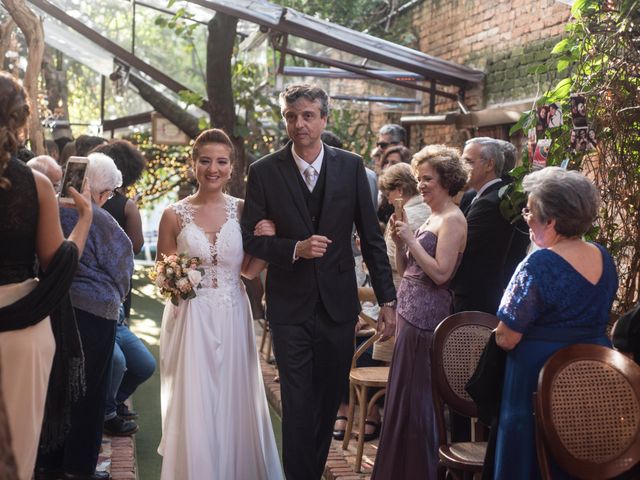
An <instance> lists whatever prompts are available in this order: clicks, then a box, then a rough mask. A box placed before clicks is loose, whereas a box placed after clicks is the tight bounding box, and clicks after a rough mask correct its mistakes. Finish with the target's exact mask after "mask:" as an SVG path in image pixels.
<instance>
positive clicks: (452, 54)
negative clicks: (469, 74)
mask: <svg viewBox="0 0 640 480" xmlns="http://www.w3.org/2000/svg"><path fill="white" fill-rule="evenodd" d="M412 15H413V23H414V25H415V27H416V29H417V31H418V33H419V39H420V40H419V44H420V50H421V51H423V52H425V53H427V54H429V55H434V56H437V57H440V58H442V59H444V60H449V61H452V62H455V63H459V64H462V65H465V66H469V67H472V68H475V69H478V70H482V71H484V72H485V74H486V78H485V82H484V84H483V85H480V86H478V87H476V88H473V89H471V90H470V91H468V92H467V94H466V101H465V103H466V105H467V106H468V107H469V108H470V109H471V110H480V109H483V108H485V107H487V106H488V105H494V104H499V103H505V102H510V101H516V100H524V99H528V98H532V97H535V95H536V93H537V91H538V85H537V82H536V78H535V76H534V75H532V74H529V73H528V69H529V67H530V66H532V65H535V64H538V63H540V62H541V61H544V60H545V59H547V58H548V57H549V52H550V51H551V48H552V47H553V45H554V44H555V43H556V42H557V41H558V40H559V38H560V37H561V36H562V34H563V32H564V26H565V25H566V23H567V21H568V19H569V17H570V7H569V6H568V5H566V4H564V3H560V2H558V1H555V0H521V1H519V2H515V1H510V0H509V1H505V0H499V1H482V0H468V1H464V0H424V2H423V3H422V4H421V5H420V6H418V7H416V8H414V9H413V10H412ZM543 80H544V79H543ZM547 86H548V85H547V84H544V82H543V85H541V88H545V87H547ZM539 93H540V94H541V93H542V92H541V91H540V92H539ZM455 109H456V107H455V105H454V104H452V103H451V102H449V101H446V99H438V100H437V103H436V111H437V112H444V111H450V110H455ZM427 110H428V100H426V101H425V104H424V106H423V112H424V113H427ZM412 130H413V131H412V137H413V141H412V146H413V145H417V144H418V142H422V143H433V142H444V143H447V144H451V145H460V144H461V143H462V142H464V140H465V139H466V135H465V133H464V132H460V131H456V129H455V127H453V126H426V127H413V129H412Z"/></svg>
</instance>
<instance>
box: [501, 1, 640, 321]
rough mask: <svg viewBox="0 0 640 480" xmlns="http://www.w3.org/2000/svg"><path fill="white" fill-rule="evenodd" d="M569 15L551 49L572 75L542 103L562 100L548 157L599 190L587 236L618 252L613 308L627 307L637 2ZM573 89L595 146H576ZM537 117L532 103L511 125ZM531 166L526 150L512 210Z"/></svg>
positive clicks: (639, 29)
mask: <svg viewBox="0 0 640 480" xmlns="http://www.w3.org/2000/svg"><path fill="white" fill-rule="evenodd" d="M572 15H573V19H572V21H571V22H570V23H569V24H568V25H567V28H566V30H567V35H566V37H565V38H564V39H563V40H561V41H560V42H559V43H558V44H557V45H556V46H555V47H554V48H553V50H552V52H551V55H552V57H551V58H552V61H553V62H554V63H555V67H556V69H557V70H558V71H565V70H569V72H570V73H571V75H570V77H569V78H567V79H564V80H561V81H560V82H559V83H558V84H557V85H556V86H555V87H554V88H552V89H550V90H549V91H548V92H547V93H546V94H545V95H543V96H542V98H540V99H539V101H538V102H537V104H538V105H545V104H549V103H552V102H555V103H558V104H560V105H561V107H562V111H563V115H564V125H563V126H562V127H560V128H554V129H548V130H547V131H546V134H545V135H546V138H549V139H551V140H552V146H551V149H550V152H549V159H548V164H549V165H560V164H561V163H562V162H563V160H568V168H572V169H579V170H582V171H583V172H585V173H586V174H587V175H589V176H590V177H591V178H593V179H594V181H595V183H596V185H597V186H598V188H599V190H600V194H601V197H602V205H601V209H600V215H599V217H598V219H597V222H596V226H595V228H594V230H593V232H591V235H590V237H591V238H592V239H594V240H595V241H597V242H599V243H601V244H603V245H605V246H606V247H607V249H608V250H609V252H610V253H611V254H612V255H613V257H614V259H615V260H616V264H617V267H618V274H619V279H620V289H619V291H618V296H617V304H616V307H615V308H616V310H617V311H618V312H623V311H625V310H627V309H629V308H630V307H631V306H632V305H633V304H634V303H635V302H637V301H638V293H639V291H640V95H639V93H638V92H640V2H639V1H638V0H609V1H605V2H603V1H600V0H576V2H574V4H573V7H572ZM543 68H544V67H543ZM571 94H580V95H582V96H584V97H585V99H586V112H587V118H588V120H589V124H590V126H591V128H592V129H594V130H595V131H596V134H597V147H596V150H595V151H590V152H575V151H573V150H572V148H571V135H572V134H571V130H572V117H571V103H570V95H571ZM534 125H535V110H533V111H531V112H527V113H525V114H524V115H523V116H522V118H521V119H520V121H519V122H518V123H517V124H516V125H515V126H514V127H513V128H512V133H514V132H516V131H518V130H523V131H524V132H527V131H528V129H529V128H532V127H533V126H534ZM530 166H531V162H530V159H529V154H528V153H525V158H524V165H523V166H522V167H519V168H518V169H516V170H515V171H514V172H513V174H514V176H515V177H516V178H517V179H518V182H517V184H516V187H515V189H514V190H512V191H511V192H506V193H507V195H505V199H504V200H503V208H504V210H503V211H504V213H505V214H506V216H508V217H510V216H513V214H515V211H516V210H517V208H518V207H519V206H521V205H517V204H518V203H519V202H521V201H522V199H523V198H524V196H523V195H522V194H521V193H519V192H521V187H520V185H519V183H520V182H519V181H520V180H521V179H522V177H523V176H524V175H525V174H526V173H528V172H529V171H530Z"/></svg>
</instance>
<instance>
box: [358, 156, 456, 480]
mask: <svg viewBox="0 0 640 480" xmlns="http://www.w3.org/2000/svg"><path fill="white" fill-rule="evenodd" d="M411 166H412V168H413V171H414V174H415V176H416V179H417V181H418V190H419V192H420V194H421V195H422V199H423V201H424V202H425V203H427V205H429V207H431V211H432V213H431V216H430V217H429V218H428V219H427V221H426V222H425V223H424V224H423V225H422V226H421V227H420V228H419V229H418V230H417V231H416V232H415V235H414V233H413V232H412V231H411V230H410V228H409V227H408V225H407V224H406V223H404V222H402V221H401V220H400V219H397V218H395V216H392V218H391V221H392V222H394V233H393V235H392V238H393V240H394V242H395V243H396V264H397V268H398V273H400V274H401V275H402V282H401V283H400V287H399V289H398V308H397V327H396V345H395V350H394V353H393V358H392V360H391V370H390V372H389V385H388V390H387V399H386V401H385V414H384V419H383V426H382V434H381V437H380V445H379V448H378V454H377V457H376V463H375V466H374V469H373V476H372V477H371V478H372V480H389V479H394V480H396V479H397V480H401V479H417V478H421V479H435V478H436V470H437V465H438V444H439V443H438V436H437V429H436V420H435V413H434V408H433V399H432V393H431V359H430V351H431V339H432V337H433V331H434V330H435V328H436V327H437V326H438V324H439V323H440V322H441V321H442V320H444V318H445V317H447V316H448V315H450V314H451V313H452V312H453V294H452V292H451V290H449V281H450V280H451V277H453V274H454V273H455V271H456V268H457V267H458V265H459V264H460V259H461V258H462V253H463V251H464V247H465V244H466V241H467V222H466V220H465V218H464V215H463V214H462V212H461V211H460V209H459V208H458V206H457V205H456V204H455V203H454V201H453V197H454V196H455V195H456V194H457V193H458V192H459V191H460V190H461V189H462V187H463V186H464V185H465V183H466V180H467V172H466V170H465V168H464V166H463V164H462V162H461V161H460V158H459V156H458V152H457V150H455V149H453V148H449V147H445V146H444V145H431V146H427V147H425V148H423V149H422V150H420V151H419V152H418V153H416V154H415V155H414V156H413V160H412V162H411Z"/></svg>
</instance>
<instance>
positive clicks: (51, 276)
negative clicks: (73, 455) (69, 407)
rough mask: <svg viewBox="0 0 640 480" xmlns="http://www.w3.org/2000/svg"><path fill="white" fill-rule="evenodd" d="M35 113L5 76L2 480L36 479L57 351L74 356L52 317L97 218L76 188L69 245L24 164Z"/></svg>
mask: <svg viewBox="0 0 640 480" xmlns="http://www.w3.org/2000/svg"><path fill="white" fill-rule="evenodd" d="M29 113H30V107H29V101H28V98H27V94H26V92H25V91H24V89H23V88H22V87H21V86H20V84H19V83H18V82H17V81H16V80H15V79H14V78H13V77H12V76H11V75H9V74H8V73H5V72H0V366H1V367H2V373H1V380H0V395H2V396H3V400H4V405H5V407H6V412H5V413H6V417H5V418H6V420H7V422H6V423H0V478H18V479H20V480H27V479H30V478H31V477H32V475H33V467H34V464H35V460H36V453H37V448H38V439H39V438H40V432H41V426H42V419H43V415H44V408H45V398H46V395H47V385H48V383H49V375H50V372H51V368H52V364H53V360H54V352H55V351H56V348H59V349H60V350H61V354H60V355H58V356H56V359H58V358H62V359H63V360H64V358H66V356H67V354H68V353H69V351H68V350H66V349H64V348H61V347H59V346H58V347H57V346H56V342H55V341H54V332H53V331H52V322H51V320H50V318H49V312H51V311H52V310H53V309H54V308H55V307H56V306H57V305H58V304H59V302H60V300H61V299H62V298H63V297H64V296H65V295H67V293H68V290H69V284H70V282H71V276H69V275H67V272H72V271H74V270H75V268H76V265H77V262H78V256H79V255H81V254H82V251H83V249H84V245H85V240H86V238H87V233H88V231H89V226H90V224H91V218H92V211H91V203H90V201H89V199H88V196H83V195H80V194H79V193H78V192H77V191H76V190H75V189H71V190H70V195H71V196H72V198H73V199H74V202H75V209H74V211H76V212H77V215H78V222H77V224H76V226H75V228H74V229H73V230H71V231H70V232H69V236H68V239H69V240H70V241H69V242H65V238H64V236H63V233H62V229H61V227H60V219H59V215H58V202H57V200H56V196H55V192H54V190H53V185H52V184H51V182H50V181H49V180H48V179H47V177H45V176H44V175H42V174H41V173H39V172H33V171H32V170H31V169H29V167H27V166H26V165H24V164H23V163H22V162H20V161H19V160H18V159H17V158H16V152H17V150H18V146H19V140H18V139H19V136H20V134H21V132H22V129H23V128H24V126H25V125H26V122H27V120H28V118H29ZM36 257H37V262H38V264H39V267H40V270H41V272H40V274H39V275H38V278H36V272H35V265H36ZM38 280H40V281H38ZM56 338H57V337H56ZM65 350H66V351H65ZM57 367H58V365H57V363H56V366H55V367H54V369H55V368H57ZM56 386H57V387H62V386H61V385H56ZM62 388H64V387H62ZM65 392H66V390H65ZM2 417H3V416H2V415H0V418H2ZM7 433H10V436H9V435H7Z"/></svg>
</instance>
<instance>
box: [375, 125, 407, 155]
mask: <svg viewBox="0 0 640 480" xmlns="http://www.w3.org/2000/svg"><path fill="white" fill-rule="evenodd" d="M406 138H407V132H406V131H405V129H404V128H403V127H401V126H400V125H396V124H395V123H387V124H386V125H383V126H382V127H381V128H380V130H379V131H378V141H377V142H376V146H377V147H378V148H379V149H380V155H382V154H383V153H384V151H385V150H386V149H387V148H389V147H394V146H396V145H404V142H405V139H406Z"/></svg>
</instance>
